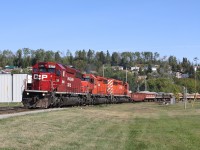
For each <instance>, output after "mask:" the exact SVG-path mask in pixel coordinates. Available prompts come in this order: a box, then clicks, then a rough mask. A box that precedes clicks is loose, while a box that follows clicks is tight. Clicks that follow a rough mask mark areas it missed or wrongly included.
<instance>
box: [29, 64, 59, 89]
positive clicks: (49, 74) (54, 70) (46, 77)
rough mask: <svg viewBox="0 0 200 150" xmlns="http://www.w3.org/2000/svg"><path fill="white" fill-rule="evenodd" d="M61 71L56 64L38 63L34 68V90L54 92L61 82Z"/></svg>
mask: <svg viewBox="0 0 200 150" xmlns="http://www.w3.org/2000/svg"><path fill="white" fill-rule="evenodd" d="M61 70H62V68H60V67H59V66H57V65H56V64H55V63H52V62H48V63H44V62H41V63H38V64H36V65H35V66H33V72H32V80H33V87H32V88H33V89H32V90H43V91H53V90H56V88H57V86H58V85H59V83H60V81H61Z"/></svg>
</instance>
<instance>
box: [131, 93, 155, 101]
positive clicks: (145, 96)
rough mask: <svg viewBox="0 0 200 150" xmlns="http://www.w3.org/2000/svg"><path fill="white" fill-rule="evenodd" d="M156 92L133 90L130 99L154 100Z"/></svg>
mask: <svg viewBox="0 0 200 150" xmlns="http://www.w3.org/2000/svg"><path fill="white" fill-rule="evenodd" d="M156 95H157V93H155V92H149V91H141V92H135V93H132V94H131V100H132V101H134V102H145V101H155V99H156Z"/></svg>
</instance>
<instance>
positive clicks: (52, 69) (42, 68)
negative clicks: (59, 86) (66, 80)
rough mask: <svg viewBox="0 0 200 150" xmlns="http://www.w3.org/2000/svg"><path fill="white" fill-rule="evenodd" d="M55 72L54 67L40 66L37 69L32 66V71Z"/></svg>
mask: <svg viewBox="0 0 200 150" xmlns="http://www.w3.org/2000/svg"><path fill="white" fill-rule="evenodd" d="M39 72H41V73H55V72H56V69H55V68H44V67H40V68H39V69H37V68H34V69H33V73H39Z"/></svg>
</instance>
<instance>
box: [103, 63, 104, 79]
mask: <svg viewBox="0 0 200 150" xmlns="http://www.w3.org/2000/svg"><path fill="white" fill-rule="evenodd" d="M103 77H104V64H103Z"/></svg>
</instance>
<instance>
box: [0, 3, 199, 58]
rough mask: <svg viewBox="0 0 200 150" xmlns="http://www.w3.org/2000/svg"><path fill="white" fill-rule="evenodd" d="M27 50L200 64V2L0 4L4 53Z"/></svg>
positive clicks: (0, 37) (0, 31)
mask: <svg viewBox="0 0 200 150" xmlns="http://www.w3.org/2000/svg"><path fill="white" fill-rule="evenodd" d="M25 47H27V48H30V49H35V50H36V49H39V48H43V49H45V50H55V51H57V50H60V51H62V52H65V51H67V50H68V49H69V50H70V51H71V52H73V51H76V50H80V49H85V50H88V49H93V50H95V51H105V52H106V50H109V52H110V53H112V52H115V51H116V52H123V51H132V52H135V51H152V52H158V53H159V54H160V55H161V56H170V55H173V56H176V57H177V58H178V59H180V60H182V57H187V58H188V59H189V60H191V61H192V60H193V58H194V57H198V58H199V59H200V55H199V54H200V52H199V51H200V1H199V0H0V50H1V51H2V50H4V49H10V50H12V51H13V52H16V51H17V50H18V49H20V48H25Z"/></svg>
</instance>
